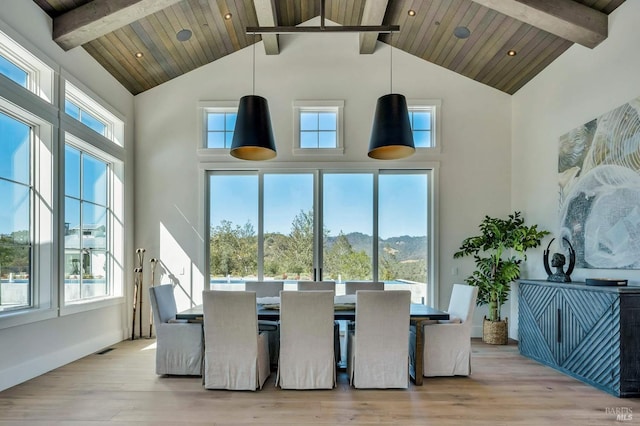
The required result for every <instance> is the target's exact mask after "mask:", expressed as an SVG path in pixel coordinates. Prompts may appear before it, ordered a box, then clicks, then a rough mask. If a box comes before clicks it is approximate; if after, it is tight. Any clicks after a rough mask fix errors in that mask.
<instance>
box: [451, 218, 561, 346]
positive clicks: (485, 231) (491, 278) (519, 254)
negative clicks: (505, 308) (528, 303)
mask: <svg viewBox="0 0 640 426" xmlns="http://www.w3.org/2000/svg"><path fill="white" fill-rule="evenodd" d="M479 228H480V235H476V236H473V237H469V238H466V239H465V240H464V241H462V245H461V246H460V248H459V249H458V250H459V251H458V252H456V253H454V255H453V257H454V258H460V257H464V256H473V258H474V261H475V264H476V270H475V271H473V274H472V275H471V276H470V277H468V278H467V279H465V281H466V282H467V284H469V285H473V286H476V287H478V299H477V305H478V306H481V305H488V306H489V318H487V317H485V319H484V323H483V326H482V340H483V341H484V342H486V343H491V344H506V343H507V334H508V333H507V328H508V327H507V318H504V319H502V316H501V313H500V309H501V308H502V305H503V304H504V302H506V301H507V298H508V297H509V291H510V290H511V282H512V281H514V280H516V279H518V278H519V277H520V264H521V263H522V261H523V260H526V259H527V256H526V254H525V252H526V251H527V250H528V249H530V248H533V247H537V246H539V245H540V242H541V240H542V238H543V237H544V236H545V235H547V234H549V232H548V231H544V230H542V231H539V230H538V227H537V225H532V226H527V225H525V224H524V218H523V217H522V216H521V214H520V212H515V213H513V214H510V215H509V217H508V218H507V219H500V218H494V217H489V216H485V217H484V219H483V220H482V222H481V223H480V226H479Z"/></svg>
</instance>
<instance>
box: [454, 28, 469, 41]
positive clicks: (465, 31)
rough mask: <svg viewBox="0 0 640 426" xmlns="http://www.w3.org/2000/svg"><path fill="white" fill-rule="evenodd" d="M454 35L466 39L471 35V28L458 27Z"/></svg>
mask: <svg viewBox="0 0 640 426" xmlns="http://www.w3.org/2000/svg"><path fill="white" fill-rule="evenodd" d="M453 35H454V36H456V37H458V38H463V39H464V38H468V37H469V36H470V35H471V31H469V28H467V27H456V29H455V30H453Z"/></svg>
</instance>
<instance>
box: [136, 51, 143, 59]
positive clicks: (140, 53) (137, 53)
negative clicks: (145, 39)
mask: <svg viewBox="0 0 640 426" xmlns="http://www.w3.org/2000/svg"><path fill="white" fill-rule="evenodd" d="M134 56H135V57H136V58H142V57H143V56H144V53H142V52H136V53H134Z"/></svg>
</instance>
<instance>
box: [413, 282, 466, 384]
mask: <svg viewBox="0 0 640 426" xmlns="http://www.w3.org/2000/svg"><path fill="white" fill-rule="evenodd" d="M477 297H478V287H474V286H469V285H465V284H454V285H453V290H452V292H451V298H450V299H449V309H448V312H449V318H450V319H449V320H445V321H430V322H429V323H427V324H425V325H423V333H424V334H423V336H424V337H423V342H424V346H423V353H422V354H416V353H415V351H416V348H415V328H414V329H413V330H412V331H411V338H410V340H409V342H410V351H411V359H412V360H413V359H415V358H414V357H415V356H422V357H423V373H422V375H423V376H424V377H435V376H468V375H469V374H471V326H472V322H473V311H474V309H475V306H476V299H477ZM412 328H413V327H412Z"/></svg>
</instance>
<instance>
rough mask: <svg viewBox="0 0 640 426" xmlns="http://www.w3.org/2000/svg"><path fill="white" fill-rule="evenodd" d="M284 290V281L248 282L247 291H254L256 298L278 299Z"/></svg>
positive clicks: (245, 287) (245, 286) (246, 283)
mask: <svg viewBox="0 0 640 426" xmlns="http://www.w3.org/2000/svg"><path fill="white" fill-rule="evenodd" d="M283 288H284V281H247V282H245V284H244V289H245V291H254V292H255V293H256V297H277V296H280V292H281V291H282V289H283Z"/></svg>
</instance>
